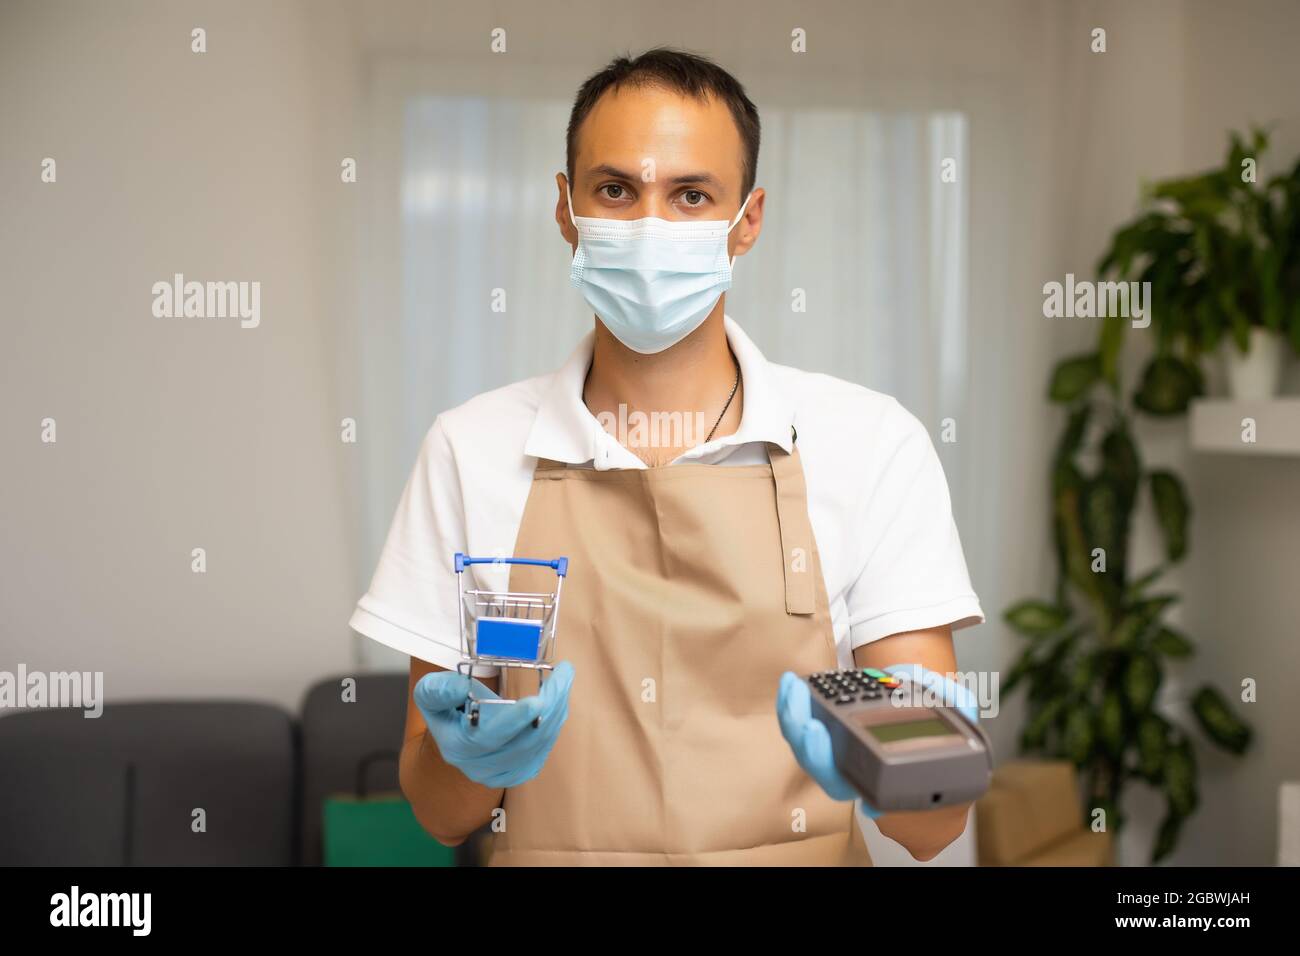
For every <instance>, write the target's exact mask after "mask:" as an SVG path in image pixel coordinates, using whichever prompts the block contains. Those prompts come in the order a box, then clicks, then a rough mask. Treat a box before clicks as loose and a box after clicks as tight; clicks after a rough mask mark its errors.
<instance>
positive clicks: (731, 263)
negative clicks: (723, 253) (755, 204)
mask: <svg viewBox="0 0 1300 956" xmlns="http://www.w3.org/2000/svg"><path fill="white" fill-rule="evenodd" d="M753 195H754V193H753V191H752V190H751V192H750V194H749V195H748V196H746V197H745V201H744V202H742V203H741V204H740V212H738V213H736V218H735V219H733V220H731V225H730V226H728V227H727V235H731V230H733V229H735V228H736V224H737V223H738V222H740V220H741V219H743V218H744V216H745V207H746V206H748V205H749V200H750V198H751V197H752V196H753ZM727 268H728V269H734V268H736V257H735V256H732V257H731V258H730V259H729V260H728V262H727Z"/></svg>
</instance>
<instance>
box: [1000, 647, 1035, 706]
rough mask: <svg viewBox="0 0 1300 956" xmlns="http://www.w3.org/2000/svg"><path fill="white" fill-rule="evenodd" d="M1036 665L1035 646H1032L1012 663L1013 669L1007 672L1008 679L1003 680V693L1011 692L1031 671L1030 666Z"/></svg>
mask: <svg viewBox="0 0 1300 956" xmlns="http://www.w3.org/2000/svg"><path fill="white" fill-rule="evenodd" d="M1033 666H1034V646H1030V647H1029V648H1027V649H1026V650H1025V652H1024V653H1023V654H1021V655H1020V657H1019V658H1018V659H1017V660H1016V662H1015V663H1014V664H1013V665H1011V670H1010V672H1009V673H1008V674H1007V679H1006V680H1004V681H1003V682H1002V691H1001V693H1003V694H1010V693H1011V692H1012V691H1013V690H1014V689H1015V688H1016V687H1017V686H1018V685H1019V684H1020V682H1021V681H1022V680H1024V678H1025V675H1026V674H1028V673H1029V671H1030V668H1032V667H1033Z"/></svg>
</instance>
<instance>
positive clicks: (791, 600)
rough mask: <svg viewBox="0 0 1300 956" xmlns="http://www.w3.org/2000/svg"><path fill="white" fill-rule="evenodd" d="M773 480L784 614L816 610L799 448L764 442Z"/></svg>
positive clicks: (810, 537)
mask: <svg viewBox="0 0 1300 956" xmlns="http://www.w3.org/2000/svg"><path fill="white" fill-rule="evenodd" d="M767 455H768V459H769V460H770V461H771V462H772V480H773V481H774V483H775V484H776V520H777V521H778V523H779V524H780V525H781V552H782V555H781V564H782V566H783V568H784V570H785V610H786V613H787V614H812V613H814V612H815V611H816V610H817V581H816V580H815V578H814V577H813V575H814V574H815V573H816V566H815V565H814V563H813V534H812V522H811V521H809V520H808V489H807V487H806V485H805V484H804V477H803V466H802V465H801V464H800V463H799V449H798V448H795V447H793V446H791V449H790V451H789V453H787V452H786V451H785V450H784V449H783V448H781V447H780V446H779V445H772V444H769V445H768V446H767Z"/></svg>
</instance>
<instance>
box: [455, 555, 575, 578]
mask: <svg viewBox="0 0 1300 956" xmlns="http://www.w3.org/2000/svg"><path fill="white" fill-rule="evenodd" d="M471 564H531V565H533V566H534V567H538V568H550V569H551V570H553V571H554V572H555V573H556V574H557V575H559V576H560V577H564V576H565V575H566V574H568V573H569V559H568V558H552V559H551V560H550V561H547V560H546V559H544V558H471V557H470V556H469V555H468V554H461V553H460V552H459V551H457V552H456V573H457V574H460V573H461V572H462V571H464V570H465V568H466V567H468V566H469V565H471Z"/></svg>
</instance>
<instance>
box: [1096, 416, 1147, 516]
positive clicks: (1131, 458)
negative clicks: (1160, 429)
mask: <svg viewBox="0 0 1300 956" xmlns="http://www.w3.org/2000/svg"><path fill="white" fill-rule="evenodd" d="M1101 470H1102V474H1104V475H1105V476H1106V478H1107V479H1108V480H1109V481H1110V482H1111V483H1113V484H1114V486H1115V490H1116V491H1118V492H1119V495H1120V503H1121V505H1122V506H1123V507H1124V509H1125V510H1126V511H1127V510H1129V509H1131V508H1132V507H1133V499H1134V498H1136V497H1137V487H1138V481H1139V480H1140V479H1141V477H1142V461H1141V459H1140V458H1139V457H1138V450H1137V446H1136V445H1134V444H1133V436H1132V435H1131V434H1130V433H1129V430H1128V427H1127V425H1125V424H1124V422H1123V421H1121V422H1120V423H1119V424H1117V425H1116V426H1115V427H1114V428H1112V429H1111V430H1110V431H1109V432H1107V433H1106V437H1105V438H1103V439H1102V442H1101Z"/></svg>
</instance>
